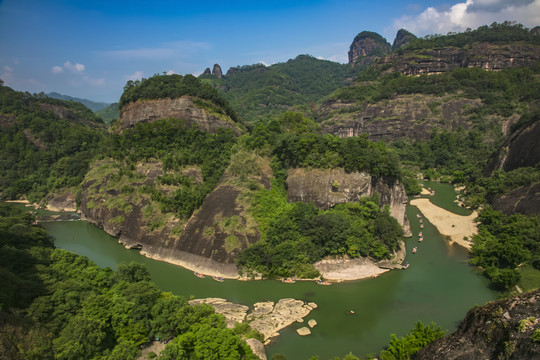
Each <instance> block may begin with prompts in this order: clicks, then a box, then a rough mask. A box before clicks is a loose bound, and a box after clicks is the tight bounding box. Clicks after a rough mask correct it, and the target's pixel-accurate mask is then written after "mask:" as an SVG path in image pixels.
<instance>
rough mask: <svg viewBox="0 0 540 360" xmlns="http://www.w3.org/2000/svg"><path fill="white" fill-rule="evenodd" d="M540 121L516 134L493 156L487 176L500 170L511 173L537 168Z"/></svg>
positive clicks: (539, 155)
mask: <svg viewBox="0 0 540 360" xmlns="http://www.w3.org/2000/svg"><path fill="white" fill-rule="evenodd" d="M538 139H540V119H538V120H536V121H535V122H533V123H531V124H529V125H528V126H525V127H524V128H522V129H520V130H518V131H516V132H514V133H513V134H512V135H511V136H510V137H509V138H508V139H507V140H506V141H505V142H504V144H503V145H502V146H501V148H500V149H499V151H498V152H497V153H496V154H495V155H494V156H492V158H491V159H490V160H489V162H488V166H487V167H486V173H485V175H486V176H490V175H491V174H493V172H495V171H496V170H498V169H504V170H505V171H511V170H514V169H517V168H520V167H525V166H535V165H536V164H538V163H539V162H540V142H539V141H538Z"/></svg>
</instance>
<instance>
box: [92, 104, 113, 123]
mask: <svg viewBox="0 0 540 360" xmlns="http://www.w3.org/2000/svg"><path fill="white" fill-rule="evenodd" d="M95 113H96V115H97V116H99V117H100V118H102V119H103V121H104V122H105V123H106V124H107V125H111V122H112V121H113V120H114V119H118V103H113V104H110V105H109V106H107V107H106V108H104V109H101V110H98V111H96V112H95Z"/></svg>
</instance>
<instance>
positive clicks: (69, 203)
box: [47, 191, 77, 211]
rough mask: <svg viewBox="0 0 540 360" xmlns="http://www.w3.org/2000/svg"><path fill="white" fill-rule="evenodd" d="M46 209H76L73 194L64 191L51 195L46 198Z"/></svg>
mask: <svg viewBox="0 0 540 360" xmlns="http://www.w3.org/2000/svg"><path fill="white" fill-rule="evenodd" d="M47 210H49V211H76V210H77V204H76V203H75V194H73V193H72V192H71V191H66V192H65V193H63V194H57V195H53V196H51V197H49V198H47Z"/></svg>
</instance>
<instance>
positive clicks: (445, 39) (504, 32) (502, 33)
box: [400, 21, 540, 51]
mask: <svg viewBox="0 0 540 360" xmlns="http://www.w3.org/2000/svg"><path fill="white" fill-rule="evenodd" d="M519 41H523V42H526V43H531V44H540V39H539V38H538V36H534V35H532V34H531V33H530V32H529V30H528V29H527V28H525V27H524V26H523V25H521V24H516V23H513V22H510V21H505V22H503V23H496V22H494V23H493V24H491V25H490V26H488V25H483V26H480V27H479V28H477V29H476V30H470V29H469V30H467V31H466V32H463V33H458V34H455V33H449V34H448V35H428V36H426V37H425V38H418V39H414V40H412V41H411V42H410V43H409V44H408V45H407V46H405V47H404V48H402V49H400V50H401V51H405V50H417V49H434V48H440V47H446V46H453V47H459V48H461V47H464V46H465V45H468V44H472V43H477V42H487V43H503V44H504V43H513V42H519Z"/></svg>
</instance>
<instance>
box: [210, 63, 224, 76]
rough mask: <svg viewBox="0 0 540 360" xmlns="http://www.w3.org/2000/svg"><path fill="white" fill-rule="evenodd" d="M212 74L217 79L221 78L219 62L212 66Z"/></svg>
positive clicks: (221, 72)
mask: <svg viewBox="0 0 540 360" xmlns="http://www.w3.org/2000/svg"><path fill="white" fill-rule="evenodd" d="M212 75H214V76H215V77H217V78H218V79H221V78H222V77H223V71H221V66H219V64H214V68H213V69H212Z"/></svg>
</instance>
